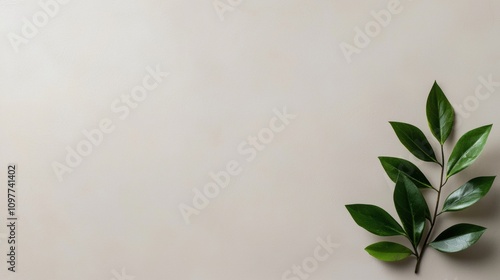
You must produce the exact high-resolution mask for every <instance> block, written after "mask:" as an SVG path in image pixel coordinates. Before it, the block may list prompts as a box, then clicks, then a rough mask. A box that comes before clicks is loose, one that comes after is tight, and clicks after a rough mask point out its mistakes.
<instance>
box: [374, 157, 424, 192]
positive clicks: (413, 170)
mask: <svg viewBox="0 0 500 280" xmlns="http://www.w3.org/2000/svg"><path fill="white" fill-rule="evenodd" d="M379 160H380V163H381V164H382V167H384V170H385V172H386V173H387V175H388V176H389V178H391V180H392V181H393V182H394V183H396V180H397V179H398V176H399V173H402V174H404V175H406V176H407V177H408V178H410V180H412V181H413V183H415V185H416V186H417V187H418V188H432V185H431V183H430V182H429V180H427V178H426V177H425V175H424V173H422V171H420V169H418V167H417V166H415V165H414V164H413V163H411V162H409V161H407V160H404V159H402V158H395V157H379Z"/></svg>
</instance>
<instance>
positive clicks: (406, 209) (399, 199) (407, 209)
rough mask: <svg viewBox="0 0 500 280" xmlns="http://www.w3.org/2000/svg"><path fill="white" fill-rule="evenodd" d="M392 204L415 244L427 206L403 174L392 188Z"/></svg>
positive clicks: (415, 187) (419, 193) (418, 240)
mask: <svg viewBox="0 0 500 280" xmlns="http://www.w3.org/2000/svg"><path fill="white" fill-rule="evenodd" d="M394 205H395V206H396V211H397V212H398V215H399V218H400V219H401V223H402V224H403V228H404V229H405V231H406V233H407V234H408V237H409V239H410V241H411V242H412V243H413V245H415V246H417V245H418V244H419V243H420V240H421V238H422V233H423V232H424V228H425V219H426V217H427V216H428V215H430V214H428V212H429V208H428V207H427V203H426V202H425V199H424V197H423V196H422V193H421V192H420V191H419V190H418V188H417V186H415V184H414V183H413V182H412V181H411V180H410V179H408V178H407V177H406V176H404V175H400V176H399V178H398V181H397V182H396V188H395V189H394Z"/></svg>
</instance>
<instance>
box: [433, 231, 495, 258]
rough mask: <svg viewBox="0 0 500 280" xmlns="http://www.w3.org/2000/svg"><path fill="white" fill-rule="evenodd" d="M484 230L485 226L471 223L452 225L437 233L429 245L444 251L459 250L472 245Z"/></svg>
mask: <svg viewBox="0 0 500 280" xmlns="http://www.w3.org/2000/svg"><path fill="white" fill-rule="evenodd" d="M485 231H486V228H484V227H481V226H476V225H471V224H458V225H454V226H452V227H450V228H448V229H446V230H445V231H443V232H442V233H441V234H439V235H438V237H436V239H435V240H434V241H432V242H431V243H430V244H429V246H431V247H432V248H434V249H436V250H438V251H440V252H444V253H455V252H460V251H462V250H465V249H467V248H469V247H470V246H472V245H474V244H475V243H476V242H477V241H478V240H479V238H481V235H483V233H484V232H485Z"/></svg>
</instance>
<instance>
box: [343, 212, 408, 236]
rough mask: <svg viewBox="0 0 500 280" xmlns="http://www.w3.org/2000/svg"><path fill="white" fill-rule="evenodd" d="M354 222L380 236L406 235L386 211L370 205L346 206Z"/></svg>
mask: <svg viewBox="0 0 500 280" xmlns="http://www.w3.org/2000/svg"><path fill="white" fill-rule="evenodd" d="M346 208H347V210H348V211H349V213H350V214H351V216H352V218H353V219H354V221H355V222H356V223H357V224H358V225H359V226H360V227H362V228H364V229H366V230H367V231H369V232H371V233H373V234H376V235H379V236H394V235H406V234H405V231H404V230H403V228H402V227H401V225H399V223H398V222H397V221H396V220H395V219H394V218H393V217H392V216H391V215H390V214H389V213H387V212H386V211H385V210H384V209H382V208H380V207H378V206H375V205H368V204H351V205H346Z"/></svg>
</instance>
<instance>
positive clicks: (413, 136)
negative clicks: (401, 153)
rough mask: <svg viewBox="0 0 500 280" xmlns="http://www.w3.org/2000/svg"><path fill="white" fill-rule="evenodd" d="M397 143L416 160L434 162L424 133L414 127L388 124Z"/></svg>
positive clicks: (435, 160) (433, 156)
mask: <svg viewBox="0 0 500 280" xmlns="http://www.w3.org/2000/svg"><path fill="white" fill-rule="evenodd" d="M389 123H390V124H391V126H392V128H393V129H394V132H396V135H397V136H398V138H399V141H401V143H403V145H404V146H405V147H406V148H407V149H408V150H409V151H410V152H411V153H412V154H413V155H414V156H415V157H417V158H418V159H421V160H423V161H429V162H436V163H438V161H437V159H436V155H435V154H434V150H433V149H432V146H431V144H429V141H427V138H426V137H425V135H424V133H423V132H422V131H421V130H420V129H419V128H418V127H416V126H413V125H411V124H407V123H401V122H389Z"/></svg>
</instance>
